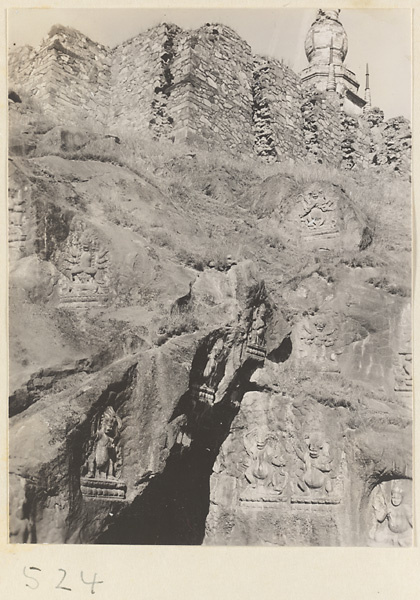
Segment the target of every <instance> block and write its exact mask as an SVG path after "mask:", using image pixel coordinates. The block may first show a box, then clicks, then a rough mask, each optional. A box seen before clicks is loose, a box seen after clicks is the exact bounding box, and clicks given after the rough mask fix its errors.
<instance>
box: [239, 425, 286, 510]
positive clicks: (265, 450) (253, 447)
mask: <svg viewBox="0 0 420 600" xmlns="http://www.w3.org/2000/svg"><path fill="white" fill-rule="evenodd" d="M244 446H245V450H246V453H247V455H248V460H247V469H246V471H245V473H244V477H245V480H246V482H247V484H248V485H246V487H245V489H244V490H243V492H242V494H241V498H240V499H241V500H242V501H248V502H258V501H260V502H281V501H283V500H285V498H283V496H282V494H283V492H284V490H285V488H286V485H287V482H288V474H287V473H286V472H285V470H284V468H285V466H286V462H285V459H284V448H283V446H282V444H281V442H280V440H279V436H278V435H277V434H275V433H274V432H272V431H270V430H269V429H268V428H267V427H265V426H261V427H255V428H254V429H252V430H251V431H249V432H248V433H246V434H245V435H244Z"/></svg>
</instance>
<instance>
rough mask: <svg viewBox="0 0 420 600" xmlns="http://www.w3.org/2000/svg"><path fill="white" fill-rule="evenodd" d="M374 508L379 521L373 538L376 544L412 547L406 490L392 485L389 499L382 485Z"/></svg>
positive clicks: (411, 524) (411, 523) (376, 496)
mask: <svg viewBox="0 0 420 600" xmlns="http://www.w3.org/2000/svg"><path fill="white" fill-rule="evenodd" d="M372 508H373V511H374V515H375V518H376V521H377V523H376V528H375V530H374V532H373V536H371V537H372V538H373V540H374V542H376V543H377V544H378V545H381V546H400V547H401V546H404V547H407V546H411V544H412V529H413V520H412V515H411V509H410V507H409V506H408V505H407V504H406V503H405V502H404V489H403V488H402V487H401V486H400V485H399V484H398V483H394V484H393V485H392V487H391V494H390V497H389V499H387V497H386V493H385V491H384V489H383V487H382V485H379V486H378V490H377V492H376V494H375V495H374V498H373V502H372Z"/></svg>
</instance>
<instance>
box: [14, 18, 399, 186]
mask: <svg viewBox="0 0 420 600" xmlns="http://www.w3.org/2000/svg"><path fill="white" fill-rule="evenodd" d="M9 83H10V87H11V89H12V90H13V91H16V93H18V94H19V93H20V92H24V93H26V94H27V95H29V96H33V97H34V98H36V99H37V100H39V101H40V102H42V105H43V107H44V108H45V110H46V111H48V112H51V113H52V111H54V115H55V116H56V119H58V120H59V121H60V122H61V123H66V124H69V123H72V124H80V123H81V122H82V123H84V124H85V125H86V124H89V123H91V124H94V125H95V126H99V127H107V128H108V129H109V128H111V129H112V130H113V131H115V132H118V131H121V130H124V129H129V130H131V131H133V132H135V133H136V134H137V133H139V134H140V133H141V132H146V131H147V132H149V133H151V134H152V135H153V136H154V137H156V138H157V139H159V138H161V137H162V138H166V139H169V140H172V141H176V142H182V141H184V142H187V143H188V144H198V145H200V146H204V147H208V148H210V149H211V148H214V147H220V148H223V149H225V150H229V151H231V152H235V153H241V154H248V155H250V156H253V155H257V156H260V157H262V158H263V159H265V160H267V161H273V160H278V161H283V160H287V159H293V160H299V159H305V161H309V162H315V163H329V164H333V165H335V166H337V167H342V168H345V169H354V168H369V167H372V168H377V169H380V170H382V171H384V170H385V171H390V172H396V173H398V174H399V175H402V176H404V177H408V176H409V172H410V152H411V133H410V125H409V122H408V120H407V119H405V118H403V117H397V118H393V119H390V120H388V121H384V119H383V113H381V111H380V110H379V109H376V108H374V109H371V108H369V109H367V110H366V111H365V112H364V113H363V114H361V115H359V116H357V115H348V114H347V112H346V108H345V98H343V97H342V96H340V95H339V94H337V93H335V92H328V91H327V92H326V91H322V90H317V89H315V87H308V86H307V85H306V84H305V85H303V84H302V80H301V78H300V76H299V75H297V74H295V73H294V72H293V71H292V70H291V69H290V68H289V67H287V66H286V65H284V64H282V63H281V62H279V61H277V60H275V59H270V58H265V57H261V56H254V55H253V54H252V50H251V48H250V46H249V45H248V44H247V43H246V42H245V41H244V40H242V39H241V38H240V37H239V36H238V35H237V34H236V33H235V32H234V31H233V30H232V29H230V28H229V27H226V26H224V25H220V24H206V25H204V26H202V27H200V28H199V29H197V30H192V31H183V30H182V29H181V28H179V27H178V26H176V25H168V24H161V25H159V26H157V27H154V28H152V29H150V30H148V31H146V32H143V33H141V34H139V35H137V36H136V37H134V38H132V39H130V40H128V41H126V42H124V43H122V44H120V45H118V46H117V47H115V48H113V49H110V48H107V47H105V46H102V45H101V44H96V43H95V42H93V41H91V40H90V39H89V38H87V37H86V36H84V35H83V34H81V33H79V32H78V31H75V30H73V29H70V28H66V27H61V26H56V27H53V28H52V30H51V31H50V33H49V36H48V37H47V38H46V39H45V40H44V41H43V42H42V44H41V45H40V46H39V47H38V48H35V49H33V48H29V47H23V48H18V49H17V50H15V51H13V52H12V53H11V54H10V58H9ZM109 124H111V125H109Z"/></svg>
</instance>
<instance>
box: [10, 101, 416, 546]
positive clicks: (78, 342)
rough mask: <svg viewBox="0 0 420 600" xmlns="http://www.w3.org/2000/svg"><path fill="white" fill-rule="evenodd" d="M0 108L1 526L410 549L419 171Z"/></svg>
mask: <svg viewBox="0 0 420 600" xmlns="http://www.w3.org/2000/svg"><path fill="white" fill-rule="evenodd" d="M9 103H10V105H9V109H10V110H9V116H10V136H9V141H10V158H9V198H10V203H9V216H10V229H9V247H10V330H9V344H10V403H9V414H10V536H11V541H14V542H40V543H45V542H50V543H51V542H58V543H131V544H202V543H205V544H265V545H367V544H369V545H407V544H409V543H410V535H411V526H410V524H409V523H410V518H411V517H410V497H411V494H410V490H411V487H410V486H411V482H410V479H411V468H412V465H411V346H410V293H411V292H410V286H411V281H410V278H411V254H410V253H411V230H410V210H411V209H410V185H409V183H408V182H407V181H404V180H402V179H401V178H398V176H396V175H389V176H386V177H385V176H384V175H379V174H376V173H375V172H373V171H372V172H369V173H367V172H362V171H357V170H354V171H345V172H343V171H339V170H336V169H334V168H331V167H329V166H325V165H319V164H307V163H306V164H304V163H298V162H296V163H294V162H287V163H274V164H264V163H262V162H261V161H260V159H258V158H249V157H246V156H244V157H243V158H242V159H238V158H233V157H232V156H231V155H229V154H224V153H222V152H216V151H215V152H209V151H207V150H204V149H202V148H200V147H199V146H197V147H194V148H193V147H191V146H185V145H182V144H172V143H171V142H168V141H160V142H157V141H154V140H153V139H152V138H148V137H147V136H141V137H140V136H135V135H132V134H130V131H128V130H122V131H119V132H118V135H114V134H112V135H110V134H109V133H107V131H106V130H104V129H101V128H99V126H96V125H95V124H94V123H92V124H91V127H90V128H87V127H86V122H84V124H83V127H82V126H80V127H77V126H76V125H75V126H72V127H71V128H69V127H66V126H65V125H64V124H63V122H62V121H60V120H58V119H54V116H53V115H52V114H51V116H49V117H48V118H47V117H45V116H44V115H43V111H42V107H41V106H39V105H37V103H36V101H35V100H34V99H33V98H32V97H30V96H29V95H24V94H22V95H21V96H17V95H16V94H15V96H11V100H10V101H9ZM396 490H397V491H396ZM398 490H399V491H398ZM398 493H399V494H400V496H401V497H402V501H401V502H400V504H398V503H397V502H394V501H392V502H391V496H392V497H393V498H394V497H395V495H396V494H397V495H398ZM398 507H399V508H398ZM388 509H389V510H388ZM381 511H382V512H381ZM387 511H388V512H387ZM393 511H394V512H395V511H397V512H398V511H399V512H398V519H399V523H400V526H399V528H397V529H398V531H397V532H395V531H393V526H392V522H393V517H392V515H393ZM383 513H384V514H383ZM390 515H391V516H390ZM401 515H403V516H401ZM395 518H396V517H395ZM401 523H403V525H401ZM394 529H395V527H394ZM400 530H401V531H400Z"/></svg>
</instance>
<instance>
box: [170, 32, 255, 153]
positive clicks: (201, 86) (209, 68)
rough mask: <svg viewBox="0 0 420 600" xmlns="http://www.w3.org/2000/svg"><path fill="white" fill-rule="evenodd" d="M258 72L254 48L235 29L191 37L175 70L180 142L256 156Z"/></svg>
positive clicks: (174, 99)
mask: <svg viewBox="0 0 420 600" xmlns="http://www.w3.org/2000/svg"><path fill="white" fill-rule="evenodd" d="M252 70H253V57H252V53H251V48H250V46H249V45H248V44H247V43H246V42H245V41H244V40H242V39H241V38H240V37H239V36H238V35H237V34H236V33H235V32H234V31H233V30H232V29H230V28H229V27H226V26H225V25H210V24H208V25H205V26H203V27H201V28H200V29H198V30H197V31H193V32H185V33H184V34H183V35H182V36H181V38H180V39H179V41H178V53H177V56H176V57H175V59H174V62H173V65H172V73H173V78H174V79H173V85H172V89H171V114H172V115H173V118H174V123H175V132H176V139H177V140H182V139H185V140H188V141H196V140H200V141H205V142H206V143H207V144H208V145H209V146H210V147H213V146H215V145H220V144H221V145H222V146H225V147H229V148H230V149H231V150H234V151H238V152H248V153H251V152H252V147H253V133H252V87H251V86H252Z"/></svg>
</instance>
